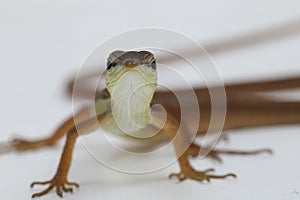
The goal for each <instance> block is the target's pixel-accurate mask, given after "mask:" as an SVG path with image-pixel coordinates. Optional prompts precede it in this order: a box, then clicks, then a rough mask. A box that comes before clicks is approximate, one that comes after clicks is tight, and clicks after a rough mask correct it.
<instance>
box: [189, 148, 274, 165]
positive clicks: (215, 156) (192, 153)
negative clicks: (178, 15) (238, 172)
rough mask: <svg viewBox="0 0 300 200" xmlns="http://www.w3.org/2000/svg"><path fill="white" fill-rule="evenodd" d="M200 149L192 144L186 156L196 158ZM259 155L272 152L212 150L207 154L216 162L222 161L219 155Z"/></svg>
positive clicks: (263, 150) (268, 150) (262, 150)
mask: <svg viewBox="0 0 300 200" xmlns="http://www.w3.org/2000/svg"><path fill="white" fill-rule="evenodd" d="M200 149H201V147H200V146H198V145H196V144H192V145H191V146H190V147H189V149H188V152H187V153H188V155H190V156H192V157H197V156H199V152H200ZM261 153H269V154H272V153H273V152H272V150H271V149H258V150H253V151H238V150H220V149H213V150H211V151H210V152H209V153H208V155H207V156H208V157H209V158H211V159H213V160H216V161H218V162H220V163H221V162H222V159H221V157H220V155H221V154H224V155H257V154H261Z"/></svg>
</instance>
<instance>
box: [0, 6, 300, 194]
mask: <svg viewBox="0 0 300 200" xmlns="http://www.w3.org/2000/svg"><path fill="white" fill-rule="evenodd" d="M291 23H292V25H291V26H288V27H289V28H287V27H285V29H287V30H289V29H291V31H287V33H286V34H283V36H282V37H272V35H273V36H274V34H275V35H276V34H277V31H278V28H277V29H276V28H274V27H280V26H284V25H285V24H291ZM0 24H1V27H0V55H1V59H0V66H1V67H0V70H1V71H0V80H1V84H0V90H1V94H0V95H1V104H0V122H1V136H0V142H4V141H8V140H9V139H11V138H12V137H13V136H15V135H22V136H26V137H27V138H39V137H43V136H44V135H47V134H50V133H51V131H52V130H54V128H55V127H56V126H57V125H58V123H59V122H61V121H62V120H63V119H65V118H66V117H67V116H69V115H70V114H71V113H72V104H71V101H70V99H68V98H67V97H66V96H65V95H64V88H65V84H66V82H67V80H69V78H70V77H72V75H74V74H75V73H76V71H77V70H78V69H79V67H80V64H81V63H82V62H83V60H84V59H85V58H86V57H87V56H88V54H89V52H90V51H91V50H93V49H94V48H95V47H96V46H97V45H98V44H100V43H101V42H103V41H105V40H106V39H108V38H110V37H111V36H113V35H116V34H118V33H120V32H124V31H128V30H131V29H135V28H142V27H159V28H167V29H172V30H175V31H178V32H181V33H183V34H185V35H187V36H188V37H191V38H193V39H194V40H196V41H198V42H200V43H201V44H203V45H205V46H207V47H211V46H213V45H215V44H222V43H223V42H226V41H228V40H229V41H230V40H233V39H236V38H239V37H242V38H243V37H246V36H247V35H251V34H255V33H259V32H262V34H264V33H265V31H264V30H269V31H267V32H269V33H268V34H270V37H269V36H267V38H270V39H269V40H267V41H266V40H264V41H256V42H255V41H254V42H251V44H247V45H241V46H239V47H237V48H228V49H226V48H224V49H223V50H222V51H212V52H211V56H212V58H213V60H214V61H215V63H216V65H217V67H218V70H219V71H220V73H221V75H222V77H223V79H224V80H225V82H230V81H238V80H252V79H263V78H270V77H279V76H285V75H297V74H299V73H300V59H299V52H300V30H299V29H300V3H299V1H297V0H294V1H292V0H290V1H279V0H277V1H274V0H272V1H271V0H264V1H258V0H255V1H247V2H246V1H244V2H242V1H238V0H229V1H209V2H208V1H206V2H205V1H182V2H181V3H176V2H175V1H169V0H168V1H157V0H153V1H141V0H138V1H135V0H131V1H128V0H127V1H124V0H123V1H114V0H111V1H105V2H104V1H78V0H75V1H74V0H72V1H71V0H70V1H69V0H63V1H62V0H51V1H46V0H43V1H40V0H39V1H33V0H27V1H20V0H19V1H17V0H11V1H4V0H2V1H1V2H0ZM246 38H247V37H246ZM225 44H226V43H225ZM221 46H222V45H221ZM209 50H210V49H209V48H208V51H209ZM298 99H299V100H300V98H298ZM240 133H242V134H240ZM299 142H300V126H296V125H295V126H285V127H277V128H261V129H251V130H243V131H235V132H234V134H233V132H232V134H230V143H222V144H220V145H221V146H224V147H227V148H239V149H256V148H261V147H269V148H272V149H273V150H274V151H275V154H274V155H272V156H268V155H260V156H251V157H242V156H237V157H229V156H226V157H223V160H224V163H223V164H218V163H213V162H210V161H202V160H196V161H194V162H193V164H194V166H195V167H196V168H198V169H206V168H210V167H215V168H216V170H217V173H225V172H235V173H236V174H237V175H238V179H228V180H220V181H219V180H218V181H217V180H216V181H212V183H209V184H201V183H197V182H194V181H186V182H184V183H181V184H177V181H175V180H168V179H167V176H168V174H169V173H172V172H177V171H178V170H179V168H178V165H177V164H173V165H172V166H170V167H168V168H166V169H164V170H161V171H159V172H156V173H152V174H147V175H139V176H137V175H128V174H122V173H118V172H115V171H113V170H110V169H108V168H106V167H104V166H102V165H100V164H99V163H98V162H97V161H95V160H94V159H93V158H92V157H91V156H90V155H89V154H88V153H87V152H86V151H85V150H84V148H83V147H82V145H81V144H80V142H78V143H77V146H76V150H75V152H74V159H73V162H72V167H71V171H70V174H69V179H70V180H71V181H73V180H74V181H78V182H79V183H80V184H81V188H80V189H79V190H75V194H73V195H70V194H67V195H65V196H66V199H87V198H89V199H141V198H142V199H154V198H157V199H184V198H186V199H190V200H191V199H224V200H225V199H226V200H229V199H230V200H235V199H236V200H237V199H239V200H243V199H245V200H249V199H284V200H285V199H300V195H299V194H298V192H300V162H299V159H300V158H299V152H300V145H299ZM100 144H101V142H100ZM62 145H63V143H60V144H59V145H58V146H57V147H56V148H53V149H46V150H41V151H39V152H27V153H24V154H8V155H1V157H0V198H1V199H30V196H31V194H32V193H34V192H37V191H40V190H41V189H42V187H41V188H40V187H38V188H36V189H33V190H31V189H30V188H29V184H30V183H31V182H32V181H43V180H48V179H50V178H52V176H53V174H54V173H55V170H56V167H57V164H58V161H59V158H60V153H61V149H62ZM99 148H101V145H99ZM108 153H109V152H108ZM169 156H175V154H170V155H169ZM158 159H160V158H158ZM137 165H138V163H137ZM55 198H58V197H57V196H56V194H55V193H54V192H52V193H50V194H49V195H47V196H45V197H43V198H42V199H55Z"/></svg>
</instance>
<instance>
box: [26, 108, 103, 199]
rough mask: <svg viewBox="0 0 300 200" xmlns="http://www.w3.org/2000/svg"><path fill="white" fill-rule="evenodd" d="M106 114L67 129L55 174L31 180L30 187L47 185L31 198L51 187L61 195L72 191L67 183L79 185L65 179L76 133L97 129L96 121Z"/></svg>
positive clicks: (40, 194)
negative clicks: (50, 176) (46, 178)
mask: <svg viewBox="0 0 300 200" xmlns="http://www.w3.org/2000/svg"><path fill="white" fill-rule="evenodd" d="M107 116H108V113H104V114H101V115H98V117H97V118H96V119H89V120H86V121H84V122H81V123H79V124H78V125H77V126H76V127H75V126H74V127H73V128H71V129H70V130H69V132H68V134H67V140H66V143H65V146H64V150H63V153H62V156H61V159H60V163H59V166H58V169H57V171H56V174H55V175H54V177H53V178H52V179H51V180H49V181H45V182H33V183H32V184H31V187H33V186H35V185H47V184H49V186H48V187H47V188H46V189H45V190H43V191H42V192H39V193H35V194H33V195H32V198H35V197H41V196H43V195H45V194H47V193H49V192H50V191H51V190H52V189H56V193H57V195H58V196H60V197H62V196H63V192H73V189H72V188H68V187H67V185H69V186H75V187H79V185H78V184H77V183H73V182H69V181H68V180H67V175H68V172H69V169H70V165H71V161H72V154H73V149H74V145H75V142H76V138H77V137H78V133H79V134H87V133H90V132H92V131H94V130H96V129H98V128H99V123H98V122H102V121H103V120H104V118H106V117H107Z"/></svg>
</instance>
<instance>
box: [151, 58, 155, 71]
mask: <svg viewBox="0 0 300 200" xmlns="http://www.w3.org/2000/svg"><path fill="white" fill-rule="evenodd" d="M150 66H151V68H152V69H154V70H156V60H154V61H153V62H152V63H151V64H150Z"/></svg>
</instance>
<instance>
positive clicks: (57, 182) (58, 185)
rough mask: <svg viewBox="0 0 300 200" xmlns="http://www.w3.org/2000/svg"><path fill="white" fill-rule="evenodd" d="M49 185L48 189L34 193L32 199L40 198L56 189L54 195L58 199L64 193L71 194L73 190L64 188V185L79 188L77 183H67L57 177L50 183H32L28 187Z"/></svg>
mask: <svg viewBox="0 0 300 200" xmlns="http://www.w3.org/2000/svg"><path fill="white" fill-rule="evenodd" d="M47 184H49V186H48V188H46V189H45V190H43V191H42V192H39V193H35V194H33V195H32V198H36V197H41V196H43V195H45V194H47V193H49V192H50V191H51V190H52V189H54V188H55V189H56V194H57V195H58V196H60V197H63V192H65V193H73V188H71V187H66V185H69V186H74V187H77V188H78V187H79V185H78V184H77V183H74V182H68V181H67V180H66V179H63V178H60V177H58V176H55V177H54V178H53V179H52V180H50V181H45V182H33V183H32V184H31V185H30V187H31V188H32V187H34V186H35V185H47Z"/></svg>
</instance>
